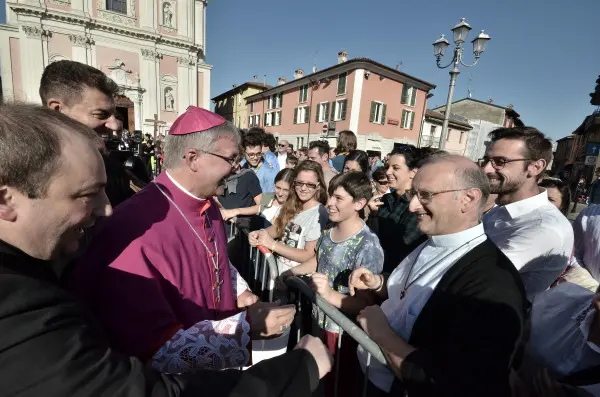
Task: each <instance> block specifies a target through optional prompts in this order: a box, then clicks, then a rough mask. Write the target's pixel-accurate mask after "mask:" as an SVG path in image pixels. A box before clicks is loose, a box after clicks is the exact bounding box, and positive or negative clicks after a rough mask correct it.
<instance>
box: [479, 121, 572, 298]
mask: <svg viewBox="0 0 600 397" xmlns="http://www.w3.org/2000/svg"><path fill="white" fill-rule="evenodd" d="M490 138H491V140H492V142H491V144H490V146H489V147H488V150H487V153H486V155H485V157H484V158H482V159H480V160H479V162H478V163H479V166H480V167H482V169H483V171H484V172H485V173H486V175H487V177H488V179H489V180H490V188H491V192H492V193H495V194H498V198H497V199H496V204H497V205H498V206H497V207H495V208H494V209H492V210H491V211H490V212H489V213H488V214H487V215H486V216H485V217H484V220H483V224H484V227H485V231H486V233H487V235H488V237H489V238H490V239H491V240H492V241H493V242H494V244H496V245H497V246H498V248H500V249H501V250H502V252H504V254H505V255H506V256H508V258H509V259H510V260H511V261H512V263H513V264H514V265H515V267H516V268H517V270H518V271H519V273H521V277H522V278H523V283H524V284H525V289H526V291H527V298H528V299H529V300H532V299H533V297H534V296H535V295H536V294H538V293H540V292H543V291H545V290H547V289H548V288H549V287H550V285H552V283H553V282H554V281H555V280H556V279H557V278H558V277H559V276H560V274H561V273H562V272H563V271H564V270H565V269H566V267H567V264H568V262H569V258H570V257H571V253H572V250H573V229H572V228H571V225H570V223H569V221H568V220H567V218H565V216H564V215H563V214H561V213H560V211H559V210H558V209H557V208H556V207H555V206H554V205H553V204H552V203H550V202H549V201H548V194H547V192H546V190H545V189H544V188H540V187H538V185H537V183H538V180H539V179H540V177H541V174H542V172H544V170H545V169H546V166H547V165H548V163H549V162H550V161H551V160H552V144H551V142H550V140H549V139H548V138H546V137H545V136H544V134H542V133H541V132H540V131H538V130H537V129H535V128H532V127H514V128H499V129H497V130H494V131H492V132H491V133H490Z"/></svg>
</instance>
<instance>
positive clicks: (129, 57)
mask: <svg viewBox="0 0 600 397" xmlns="http://www.w3.org/2000/svg"><path fill="white" fill-rule="evenodd" d="M96 59H97V62H98V68H99V69H101V70H102V71H103V72H104V73H106V74H107V75H110V70H109V69H108V67H109V66H111V65H112V64H113V63H114V62H115V59H120V60H121V61H122V62H123V63H125V68H127V69H129V70H131V72H132V73H131V74H130V75H129V79H130V80H131V82H132V83H133V82H135V78H136V75H137V74H138V73H139V72H140V57H139V55H138V54H137V53H135V52H131V51H125V50H121V49H117V48H109V47H103V46H101V45H97V46H96Z"/></svg>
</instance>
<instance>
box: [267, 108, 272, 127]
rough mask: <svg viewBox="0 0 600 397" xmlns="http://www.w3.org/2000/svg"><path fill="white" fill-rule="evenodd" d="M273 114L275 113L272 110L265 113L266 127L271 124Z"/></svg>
mask: <svg viewBox="0 0 600 397" xmlns="http://www.w3.org/2000/svg"><path fill="white" fill-rule="evenodd" d="M272 114H273V113H271V112H268V113H265V127H270V126H271V118H272V117H271V115H272Z"/></svg>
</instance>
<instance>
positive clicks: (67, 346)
mask: <svg viewBox="0 0 600 397" xmlns="http://www.w3.org/2000/svg"><path fill="white" fill-rule="evenodd" d="M149 367H150V365H149V364H144V363H142V362H141V361H139V360H138V359H136V358H131V357H124V356H122V355H120V354H119V353H117V352H115V351H114V350H112V349H111V348H110V347H109V346H108V344H107V342H106V340H105V338H104V336H103V334H102V332H101V330H100V329H99V327H98V326H97V324H96V322H95V320H94V319H93V318H92V315H91V314H90V312H89V311H88V310H87V308H86V307H85V306H83V305H82V304H81V303H80V302H79V301H77V300H76V299H75V298H74V297H73V296H71V295H70V294H69V293H68V292H66V291H64V290H62V289H61V288H60V287H58V285H57V280H56V277H55V274H54V271H53V270H52V267H51V264H50V263H49V262H45V261H41V260H37V259H34V258H32V257H30V256H28V255H26V254H24V253H23V252H21V251H19V250H17V249H15V248H14V247H11V246H9V245H7V244H6V243H4V242H2V241H0V396H2V397H4V396H16V395H18V396H21V397H39V396H45V397H52V396H56V397H66V396H69V397H72V396H90V397H98V396H110V397H117V396H123V397H142V396H152V397H167V396H168V397H171V396H173V397H174V396H194V397H196V396H211V397H215V396H216V397H219V396H230V397H242V396H248V397H259V396H260V397H263V396H264V397H276V396H290V397H296V396H298V397H301V396H302V397H303V396H307V395H310V393H311V391H312V390H313V389H314V388H316V385H317V384H318V368H317V364H316V362H315V360H314V358H313V357H312V356H311V355H310V354H309V353H308V352H306V351H304V350H296V351H294V352H292V353H288V354H285V355H283V356H280V357H278V358H276V359H272V360H268V361H264V362H261V363H259V364H258V365H255V366H253V367H252V368H251V369H249V370H247V371H244V372H241V371H237V370H229V371H220V372H215V371H200V372H198V373H196V374H193V375H186V376H171V375H164V374H159V373H156V372H154V371H153V370H151V369H150V368H149Z"/></svg>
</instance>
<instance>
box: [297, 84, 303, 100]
mask: <svg viewBox="0 0 600 397" xmlns="http://www.w3.org/2000/svg"><path fill="white" fill-rule="evenodd" d="M303 88H304V86H302V87H300V90H299V91H298V103H302V89H303Z"/></svg>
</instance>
